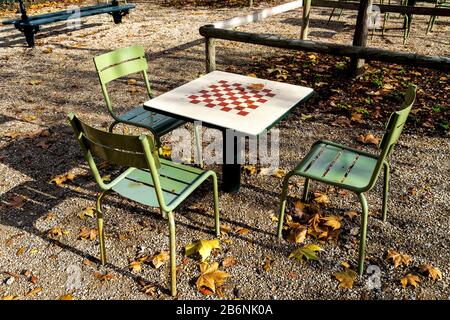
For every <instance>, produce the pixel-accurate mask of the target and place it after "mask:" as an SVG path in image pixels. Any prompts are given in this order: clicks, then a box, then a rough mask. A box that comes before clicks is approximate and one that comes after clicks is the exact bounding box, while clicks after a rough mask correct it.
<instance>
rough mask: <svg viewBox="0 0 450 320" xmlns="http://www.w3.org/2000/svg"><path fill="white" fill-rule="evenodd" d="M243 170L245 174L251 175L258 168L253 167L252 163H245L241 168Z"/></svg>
mask: <svg viewBox="0 0 450 320" xmlns="http://www.w3.org/2000/svg"><path fill="white" fill-rule="evenodd" d="M243 170H244V173H245V174H247V175H249V176H252V175H254V174H256V173H257V171H258V170H257V169H256V167H255V166H252V165H245V166H244V168H243Z"/></svg>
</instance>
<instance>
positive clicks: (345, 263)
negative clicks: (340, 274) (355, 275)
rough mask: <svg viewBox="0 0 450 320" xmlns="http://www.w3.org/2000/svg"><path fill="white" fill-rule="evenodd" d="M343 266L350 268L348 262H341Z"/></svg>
mask: <svg viewBox="0 0 450 320" xmlns="http://www.w3.org/2000/svg"><path fill="white" fill-rule="evenodd" d="M341 266H343V267H344V268H346V269H348V268H350V264H349V263H348V262H346V261H343V262H341Z"/></svg>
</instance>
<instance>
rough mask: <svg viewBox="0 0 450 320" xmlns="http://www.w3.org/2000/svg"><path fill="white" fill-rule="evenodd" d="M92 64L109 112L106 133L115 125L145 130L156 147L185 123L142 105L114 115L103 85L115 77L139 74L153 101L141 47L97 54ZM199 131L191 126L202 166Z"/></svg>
mask: <svg viewBox="0 0 450 320" xmlns="http://www.w3.org/2000/svg"><path fill="white" fill-rule="evenodd" d="M94 64H95V68H96V69H97V73H98V77H99V80H100V85H101V89H102V93H103V96H104V98H105V102H106V106H107V107H108V110H109V113H110V114H111V116H112V117H113V118H114V122H113V123H112V124H111V125H110V127H109V131H110V132H112V131H113V129H114V127H115V126H116V125H117V124H119V123H124V124H128V125H132V126H137V127H141V128H145V129H147V130H150V132H151V133H152V134H153V136H154V137H155V140H156V144H157V145H158V147H160V146H161V141H160V138H161V137H162V136H163V135H165V134H167V133H169V132H171V131H172V130H174V129H176V128H178V127H179V126H181V125H183V124H185V123H186V122H185V121H183V120H179V119H176V118H172V117H169V116H166V115H162V114H159V113H155V112H151V111H148V110H146V109H145V108H144V106H138V107H135V108H133V109H131V110H130V111H128V112H126V113H124V114H122V115H118V114H116V113H115V112H114V109H113V105H112V103H111V99H110V96H109V94H108V89H107V85H108V83H110V82H111V81H113V80H116V79H118V78H121V77H125V76H128V75H130V74H133V73H142V76H143V77H144V83H145V87H146V90H147V94H148V96H149V98H150V99H152V98H153V94H152V90H151V86H150V82H149V79H148V74H147V69H148V64H147V59H146V58H145V51H144V48H143V47H142V46H140V45H133V46H130V47H126V48H121V49H117V50H114V51H111V52H108V53H105V54H102V55H99V56H97V57H94ZM199 130H200V129H199V126H194V135H195V139H196V147H197V155H198V162H199V164H200V165H201V166H202V165H203V160H202V157H201V154H202V152H201V145H200V139H199V135H200V131H199Z"/></svg>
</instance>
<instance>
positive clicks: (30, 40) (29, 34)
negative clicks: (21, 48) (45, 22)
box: [18, 26, 39, 48]
mask: <svg viewBox="0 0 450 320" xmlns="http://www.w3.org/2000/svg"><path fill="white" fill-rule="evenodd" d="M18 29H19V30H20V31H21V32H23V34H24V35H25V40H26V41H27V44H28V46H29V47H30V48H33V47H34V45H35V42H34V35H35V34H36V33H37V32H38V31H39V27H31V26H24V27H21V28H18Z"/></svg>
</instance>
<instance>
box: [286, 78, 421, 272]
mask: <svg viewBox="0 0 450 320" xmlns="http://www.w3.org/2000/svg"><path fill="white" fill-rule="evenodd" d="M415 98H416V86H414V85H411V86H410V87H409V88H408V90H407V92H406V96H405V101H404V102H403V106H402V108H403V109H402V110H400V111H396V112H393V113H392V114H391V116H390V118H389V121H388V123H387V127H386V132H385V134H384V136H383V139H382V140H381V142H380V145H379V149H380V153H379V155H374V154H371V153H367V152H364V151H360V150H356V149H353V148H350V147H347V146H343V145H340V144H337V143H334V142H331V141H325V140H321V141H317V142H316V143H315V144H314V145H313V146H312V148H311V150H310V151H309V153H308V154H307V155H306V156H305V157H304V159H303V160H302V161H301V162H300V163H299V164H298V165H297V166H296V167H295V169H294V170H292V171H290V172H289V173H288V174H287V175H286V177H285V178H284V181H283V190H282V194H281V204H280V215H279V222H278V238H280V239H281V236H282V235H281V232H282V229H283V224H284V211H285V207H286V197H287V191H288V184H289V179H290V178H291V177H292V176H302V177H305V184H304V189H303V201H307V197H308V189H309V184H310V180H316V181H319V182H323V183H326V184H328V185H333V186H336V187H338V188H343V189H346V190H350V191H353V192H355V193H356V194H357V195H358V197H359V200H360V202H361V206H362V215H361V227H360V243H359V262H358V271H359V275H362V273H363V269H364V258H365V245H366V230H367V216H368V208H367V201H366V198H365V196H364V192H367V191H370V190H371V189H372V188H373V187H374V186H375V183H376V182H377V180H378V177H379V175H380V172H381V168H382V167H383V168H384V191H383V210H382V214H383V221H386V217H387V209H388V192H389V160H388V158H389V156H390V155H391V153H392V152H393V150H394V146H395V144H396V142H397V140H398V138H399V136H400V133H401V132H402V129H403V126H404V125H405V122H406V119H407V118H408V115H409V112H410V110H411V107H412V105H413V103H414V101H415Z"/></svg>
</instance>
